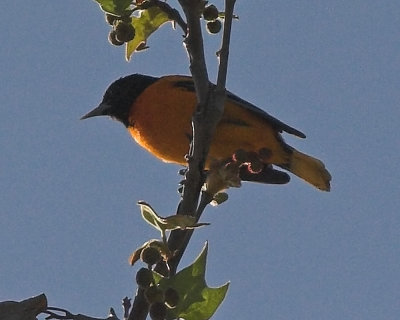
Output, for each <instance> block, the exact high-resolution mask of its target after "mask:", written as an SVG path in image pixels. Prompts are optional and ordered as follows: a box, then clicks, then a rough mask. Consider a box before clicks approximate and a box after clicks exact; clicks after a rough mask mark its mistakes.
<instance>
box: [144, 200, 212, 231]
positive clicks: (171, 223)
mask: <svg viewBox="0 0 400 320" xmlns="http://www.w3.org/2000/svg"><path fill="white" fill-rule="evenodd" d="M138 204H139V206H140V210H141V213H142V217H143V219H144V220H145V221H146V222H148V223H149V224H151V225H152V226H153V227H155V228H156V229H158V230H160V231H161V234H162V235H164V234H165V231H167V230H175V229H182V230H185V229H194V228H198V227H202V226H205V225H209V223H196V218H195V217H192V216H188V215H173V216H169V217H166V218H163V217H160V216H159V215H158V214H157V213H156V212H155V211H154V209H153V208H152V207H151V206H150V205H149V204H148V203H146V202H144V201H139V202H138Z"/></svg>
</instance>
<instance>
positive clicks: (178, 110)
mask: <svg viewBox="0 0 400 320" xmlns="http://www.w3.org/2000/svg"><path fill="white" fill-rule="evenodd" d="M195 106H196V94H195V89H194V83H193V80H192V78H191V77H188V76H181V75H169V76H163V77H160V78H156V77H151V76H147V75H141V74H133V75H129V76H126V77H123V78H120V79H118V80H117V81H115V82H114V83H112V84H111V85H110V86H109V87H108V88H107V90H106V92H105V94H104V97H103V100H102V102H101V103H100V105H99V106H98V107H97V108H95V109H94V110H92V111H90V112H89V113H88V114H86V115H84V116H83V117H82V119H86V118H90V117H94V116H102V115H108V116H111V117H112V118H114V119H116V120H118V121H120V122H122V123H123V124H124V125H125V127H126V128H127V129H128V131H129V132H130V134H131V135H132V137H133V138H134V139H135V140H136V142H137V143H138V144H139V145H141V146H142V147H143V148H145V149H146V150H147V151H149V152H150V153H151V154H153V155H154V156H156V157H157V158H159V159H161V160H163V161H165V162H172V163H177V164H181V165H185V164H186V160H185V157H184V156H185V154H187V152H188V150H189V143H190V137H191V132H192V131H191V118H192V114H193V111H194V109H195ZM283 131H285V132H287V133H290V134H293V135H295V136H297V137H300V138H305V135H304V134H303V133H302V132H300V131H298V130H296V129H294V128H292V127H290V126H288V125H287V124H285V123H283V122H281V121H279V120H278V119H276V118H274V117H272V116H271V115H269V114H268V113H266V112H265V111H263V110H261V109H259V108H257V107H256V106H254V105H252V104H251V103H249V102H247V101H245V100H243V99H241V98H239V97H238V96H236V95H234V94H232V93H231V92H229V91H228V92H227V95H226V102H225V108H224V114H223V116H222V119H221V120H220V122H219V124H218V126H217V128H216V132H215V135H214V138H213V141H212V144H211V146H210V151H209V155H208V159H207V164H206V167H207V166H208V165H209V163H210V162H211V160H213V159H215V160H223V159H229V158H232V155H233V154H234V153H235V151H237V150H239V149H240V150H245V151H247V152H253V151H254V152H258V151H259V150H268V151H269V157H268V159H267V160H265V163H266V168H268V166H269V167H271V166H270V164H274V165H277V166H279V167H281V168H283V169H286V170H288V171H290V172H292V173H294V174H295V175H297V176H298V177H300V178H302V179H304V180H305V181H307V182H309V183H311V184H312V185H314V186H315V187H317V188H318V189H320V190H324V191H329V190H330V180H331V175H330V174H329V172H328V171H327V170H326V169H325V166H324V164H323V163H322V162H321V161H320V160H318V159H315V158H313V157H311V156H308V155H306V154H304V153H301V152H299V151H297V150H296V149H294V148H293V147H291V146H289V145H288V144H286V143H285V142H284V140H283V138H282V136H281V134H280V133H281V132H283ZM263 162H264V161H263ZM274 172H276V171H275V170H274ZM277 172H279V171H277ZM281 173H282V172H281ZM282 174H284V173H282ZM285 176H287V175H286V174H285ZM285 176H283V180H282V181H277V182H275V183H286V182H288V180H289V177H287V179H286V178H285ZM281 177H282V176H281ZM250 180H254V181H261V182H266V181H262V179H257V178H256V179H250ZM278 180H279V179H278Z"/></svg>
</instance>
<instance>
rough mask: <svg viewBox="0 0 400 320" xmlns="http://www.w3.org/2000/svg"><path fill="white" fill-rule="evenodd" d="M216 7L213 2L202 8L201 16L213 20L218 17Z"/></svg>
mask: <svg viewBox="0 0 400 320" xmlns="http://www.w3.org/2000/svg"><path fill="white" fill-rule="evenodd" d="M218 13H219V12H218V9H217V7H216V6H214V5H213V4H211V5H209V6H207V7H205V8H204V11H203V18H204V20H207V21H214V20H216V19H217V18H218Z"/></svg>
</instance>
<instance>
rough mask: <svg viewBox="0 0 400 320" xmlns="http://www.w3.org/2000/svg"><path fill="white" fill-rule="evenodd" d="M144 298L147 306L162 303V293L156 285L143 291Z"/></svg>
mask: <svg viewBox="0 0 400 320" xmlns="http://www.w3.org/2000/svg"><path fill="white" fill-rule="evenodd" d="M144 296H145V298H146V300H147V302H148V303H149V304H152V303H155V302H164V292H163V291H162V290H161V289H160V288H159V287H158V286H156V285H152V286H150V287H148V288H147V289H146V290H145V291H144Z"/></svg>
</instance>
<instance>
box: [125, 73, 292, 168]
mask: <svg viewBox="0 0 400 320" xmlns="http://www.w3.org/2000/svg"><path fill="white" fill-rule="evenodd" d="M176 80H182V77H181V76H179V78H177V77H175V76H168V77H164V78H161V79H160V80H159V81H157V82H156V83H154V84H153V85H151V86H150V87H149V88H148V89H146V90H145V91H144V92H143V93H142V94H141V95H140V96H139V97H138V98H137V100H136V102H135V108H134V109H133V110H132V111H131V113H130V116H129V122H130V123H132V124H133V126H132V127H129V128H128V130H129V132H130V134H131V135H132V137H133V138H134V139H135V140H136V142H137V143H139V144H140V145H141V146H142V147H144V148H145V149H147V150H148V151H149V152H150V153H152V154H153V155H154V156H156V157H158V158H160V159H162V160H163V161H166V162H174V163H178V164H182V165H185V164H186V161H185V158H184V156H185V154H187V153H188V150H189V143H190V136H191V117H192V114H193V111H194V108H195V106H196V96H195V94H194V93H193V92H192V91H188V90H187V89H185V88H181V87H176V86H174V85H173V84H174V82H176ZM278 135H279V133H278V132H276V130H274V129H273V128H272V127H271V126H270V125H269V124H268V123H267V122H266V121H265V120H264V119H262V118H261V117H260V116H259V115H257V114H254V113H252V112H250V111H248V110H247V109H246V108H244V107H243V106H240V105H238V104H235V103H234V102H233V101H230V100H228V101H227V102H226V104H225V110H224V115H223V118H222V120H221V122H220V123H219V124H218V126H217V129H216V133H215V136H214V139H213V142H212V144H211V147H210V152H209V160H210V159H226V158H229V157H231V156H232V154H233V153H234V152H235V151H236V150H238V149H244V150H246V151H256V152H257V151H258V150H260V149H262V148H268V149H269V150H270V151H271V153H272V156H271V158H270V160H269V162H271V163H276V164H277V163H284V162H286V161H287V159H288V154H287V152H286V151H285V150H284V148H283V147H282V142H281V141H280V140H279V138H278Z"/></svg>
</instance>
